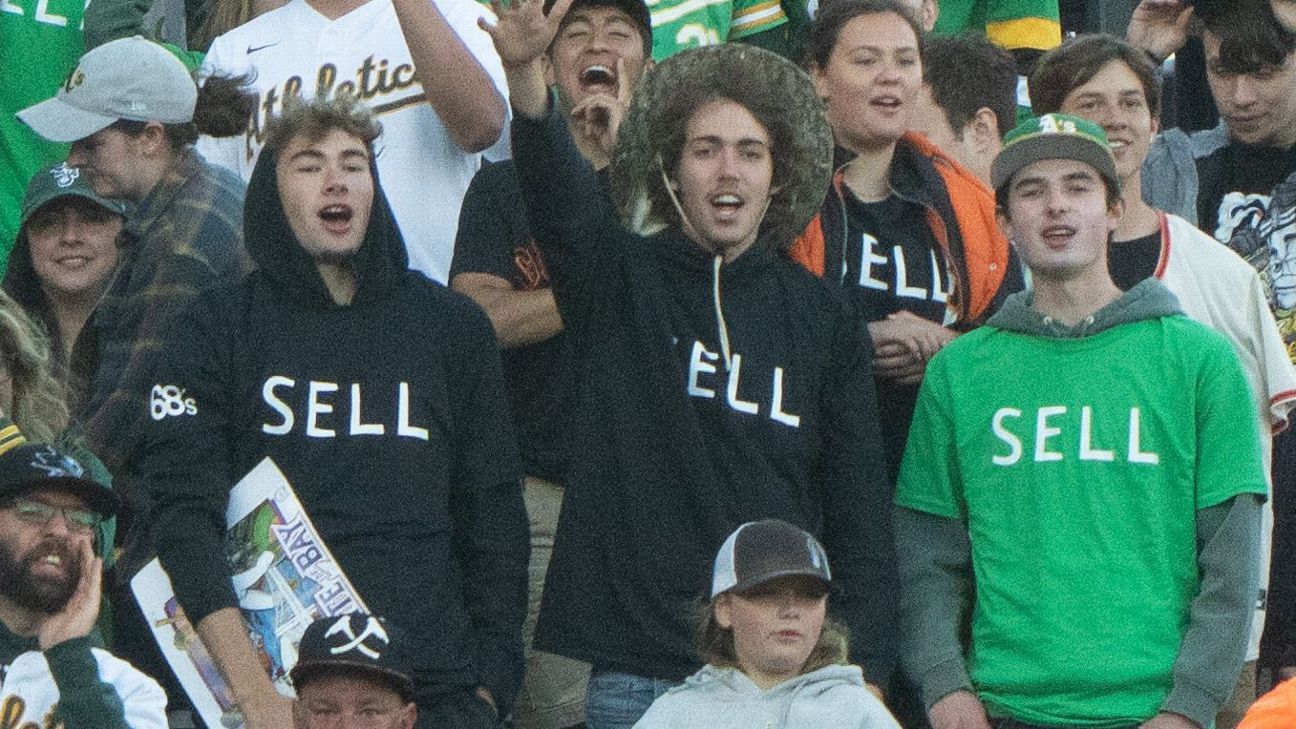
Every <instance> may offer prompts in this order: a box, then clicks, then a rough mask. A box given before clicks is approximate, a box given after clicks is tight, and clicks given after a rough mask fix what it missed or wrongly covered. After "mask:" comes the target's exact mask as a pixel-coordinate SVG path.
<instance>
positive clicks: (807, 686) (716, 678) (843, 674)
mask: <svg viewBox="0 0 1296 729" xmlns="http://www.w3.org/2000/svg"><path fill="white" fill-rule="evenodd" d="M844 685H852V686H859V687H861V688H863V687H864V674H863V673H862V672H861V671H860V667H859V666H825V667H823V668H820V669H818V670H815V671H811V672H809V673H803V674H801V675H800V676H797V677H795V678H790V679H788V680H786V681H784V682H783V683H780V684H778V685H777V686H774V687H772V688H769V689H762V688H761V687H759V686H757V685H756V684H755V683H753V682H752V680H751V679H750V678H748V677H747V675H746V674H744V673H743V672H742V671H740V670H738V669H737V668H721V667H718V666H713V665H711V664H709V663H708V664H707V665H705V666H703V667H702V668H701V670H699V671H698V672H697V673H695V674H693V675H692V676H689V677H688V678H686V679H685V680H684V687H686V688H688V689H691V690H694V691H700V692H710V691H716V692H726V693H729V692H737V693H740V694H750V695H753V696H758V695H762V694H764V695H769V696H772V695H775V694H802V695H803V697H804V698H813V697H814V696H816V695H818V694H822V693H824V692H825V691H828V690H829V689H831V688H834V687H837V686H844ZM679 690H682V689H679Z"/></svg>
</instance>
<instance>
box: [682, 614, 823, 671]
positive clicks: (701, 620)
mask: <svg viewBox="0 0 1296 729" xmlns="http://www.w3.org/2000/svg"><path fill="white" fill-rule="evenodd" d="M719 599H720V595H717V596H715V597H714V598H712V599H711V600H710V601H703V602H700V603H699V604H698V605H697V606H696V608H695V611H696V615H695V617H694V621H695V622H696V624H697V626H698V630H697V645H698V655H699V656H700V657H701V658H702V660H703V661H704V662H706V663H709V664H711V665H713V666H717V667H720V668H740V666H739V665H738V653H737V651H736V650H735V649H734V634H733V629H732V628H722V627H720V624H719V623H718V622H716V619H715V603H716V600H719ZM848 636H849V633H848V632H847V631H846V627H845V626H844V625H842V624H841V623H839V622H837V621H836V620H834V619H833V618H831V617H828V618H825V619H824V624H823V630H821V631H819V640H817V641H815V646H814V649H813V650H811V651H810V656H809V657H808V658H806V662H805V663H804V664H802V666H801V670H800V671H799V672H798V675H804V674H807V673H811V672H812V671H818V670H819V669H821V668H825V667H827V666H838V665H843V664H846V663H849V659H848V658H847V656H848V654H849V651H848V649H849V638H848Z"/></svg>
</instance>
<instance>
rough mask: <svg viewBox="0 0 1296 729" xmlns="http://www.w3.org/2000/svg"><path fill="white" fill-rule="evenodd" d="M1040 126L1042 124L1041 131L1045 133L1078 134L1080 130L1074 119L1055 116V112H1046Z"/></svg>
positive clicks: (1041, 118)
mask: <svg viewBox="0 0 1296 729" xmlns="http://www.w3.org/2000/svg"><path fill="white" fill-rule="evenodd" d="M1039 126H1040V132H1041V133H1043V134H1078V133H1079V130H1078V129H1076V124H1075V121H1074V120H1072V119H1065V118H1062V117H1058V116H1055V115H1053V114H1045V115H1044V116H1042V117H1040V118H1039Z"/></svg>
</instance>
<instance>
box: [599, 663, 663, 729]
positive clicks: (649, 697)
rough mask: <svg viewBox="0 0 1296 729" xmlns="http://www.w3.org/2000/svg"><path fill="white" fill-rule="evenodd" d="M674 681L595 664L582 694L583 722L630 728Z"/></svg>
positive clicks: (608, 728)
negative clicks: (585, 690)
mask: <svg viewBox="0 0 1296 729" xmlns="http://www.w3.org/2000/svg"><path fill="white" fill-rule="evenodd" d="M677 685H679V684H677V683H675V682H674V681H663V680H661V679H657V678H648V677H646V676H636V675H634V674H630V673H619V672H617V671H602V670H599V669H597V668H595V669H594V672H593V674H591V675H590V680H589V692H588V694H587V695H586V697H585V726H586V727H587V728H588V729H630V728H631V727H633V726H634V724H635V722H637V721H639V719H640V718H641V717H642V716H643V715H644V712H646V711H648V707H649V706H651V705H652V702H653V701H655V700H656V699H657V697H658V696H661V695H662V694H664V693H666V692H667V691H669V690H670V689H671V688H672V687H674V686H677Z"/></svg>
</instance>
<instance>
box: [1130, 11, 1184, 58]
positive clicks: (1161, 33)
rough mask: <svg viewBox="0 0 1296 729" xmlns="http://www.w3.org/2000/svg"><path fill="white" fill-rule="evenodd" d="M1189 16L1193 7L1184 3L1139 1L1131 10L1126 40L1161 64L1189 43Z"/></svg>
mask: <svg viewBox="0 0 1296 729" xmlns="http://www.w3.org/2000/svg"><path fill="white" fill-rule="evenodd" d="M1192 14H1193V6H1192V5H1190V4H1188V3H1185V2H1183V0H1142V2H1140V3H1139V4H1138V7H1136V8H1134V15H1133V17H1131V18H1130V22H1129V26H1128V27H1127V28H1126V30H1125V39H1126V40H1128V41H1129V42H1130V44H1131V45H1135V46H1138V47H1139V48H1142V49H1143V50H1145V51H1147V52H1148V53H1151V54H1152V55H1153V56H1155V57H1157V58H1160V59H1163V60H1164V59H1166V58H1168V57H1169V56H1170V54H1172V53H1174V52H1175V51H1178V50H1179V49H1180V48H1182V47H1183V44H1184V43H1186V42H1187V41H1188V21H1189V20H1191V19H1192Z"/></svg>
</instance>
